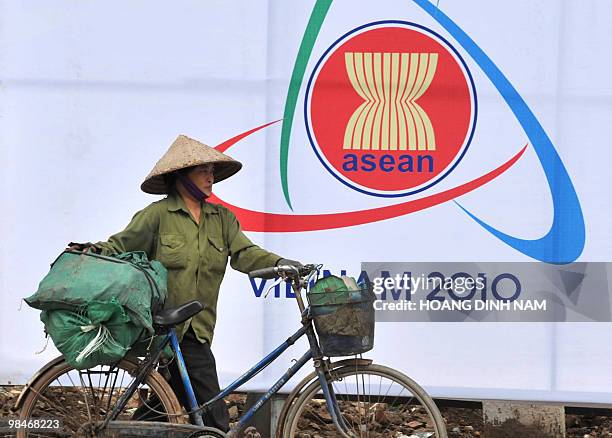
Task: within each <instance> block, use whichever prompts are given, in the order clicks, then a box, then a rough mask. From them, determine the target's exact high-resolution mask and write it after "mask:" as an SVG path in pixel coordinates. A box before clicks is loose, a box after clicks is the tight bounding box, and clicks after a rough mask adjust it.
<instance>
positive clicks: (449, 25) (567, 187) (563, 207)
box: [413, 0, 585, 264]
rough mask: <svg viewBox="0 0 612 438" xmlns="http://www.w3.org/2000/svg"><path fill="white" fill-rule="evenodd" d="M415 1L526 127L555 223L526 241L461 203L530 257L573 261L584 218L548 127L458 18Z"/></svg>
mask: <svg viewBox="0 0 612 438" xmlns="http://www.w3.org/2000/svg"><path fill="white" fill-rule="evenodd" d="M413 1H414V2H415V3H416V4H417V5H418V6H420V7H421V8H422V9H423V10H424V11H425V12H427V13H428V14H429V15H431V17H432V18H433V19H434V20H436V21H437V22H438V23H439V24H440V25H441V26H442V27H443V28H444V29H446V31H447V32H448V33H450V34H451V35H452V36H453V38H454V39H455V40H456V41H457V42H458V43H459V44H460V45H461V47H463V48H464V49H465V51H466V52H467V53H468V54H469V55H470V56H471V57H472V59H474V62H476V64H478V66H479V67H480V68H481V69H482V71H483V72H484V73H485V74H486V75H487V77H488V78H489V79H490V80H491V82H492V83H493V85H494V86H495V88H497V90H498V91H499V93H500V94H501V96H502V97H503V98H504V100H505V101H506V103H507V104H508V106H509V107H510V109H511V110H512V112H513V113H514V115H515V117H516V119H517V120H518V121H519V123H520V124H521V126H522V127H523V129H524V131H525V133H526V134H527V137H528V138H529V140H530V142H531V144H532V146H533V149H534V150H535V152H536V154H537V157H538V160H540V163H541V164H542V169H543V170H544V173H545V175H546V180H547V181H548V186H549V188H550V193H551V195H552V201H553V209H554V211H553V223H552V226H551V227H550V230H549V231H548V233H547V234H546V235H545V236H543V237H541V238H539V239H535V240H525V239H520V238H518V237H514V236H510V235H508V234H506V233H504V232H502V231H499V230H497V229H496V228H493V227H492V226H491V225H489V224H487V223H485V222H484V221H482V220H481V219H479V218H477V217H476V216H475V215H474V214H472V213H470V212H469V211H468V210H466V209H465V208H463V207H462V206H461V205H459V204H457V205H459V207H461V209H463V211H465V212H466V213H467V214H468V215H469V216H470V217H471V218H472V219H474V220H475V221H476V222H477V223H478V224H480V225H481V226H482V227H484V228H485V229H486V230H487V231H489V232H490V233H491V234H493V235H494V236H496V237H497V238H498V239H500V240H501V241H503V242H504V243H506V244H508V245H510V246H511V247H512V248H514V249H516V250H517V251H520V252H522V253H523V254H525V255H528V256H529V257H532V258H534V259H536V260H540V261H543V262H547V263H555V264H564V263H570V262H573V261H574V260H576V259H577V258H578V257H579V256H580V254H581V253H582V250H583V249H584V241H585V229H584V217H583V215H582V209H581V208H580V201H579V200H578V196H577V195H576V191H575V190H574V186H573V184H572V181H571V180H570V177H569V175H568V174H567V170H566V169H565V166H564V165H563V162H562V161H561V158H559V155H558V154H557V151H556V150H555V147H554V145H553V144H552V142H551V141H550V138H548V135H546V132H545V131H544V128H542V125H540V122H539V121H538V119H537V118H536V116H535V115H534V114H533V112H532V111H531V110H530V109H529V106H527V103H526V102H525V101H524V100H523V98H522V97H521V96H520V94H519V93H518V92H517V91H516V89H515V88H514V87H513V86H512V84H511V83H510V81H508V79H507V78H506V77H505V76H504V74H503V73H502V72H501V71H500V70H499V68H497V66H496V65H495V64H494V63H493V61H491V59H490V58H489V57H488V56H487V55H486V54H485V53H484V52H483V50H482V49H481V48H480V47H478V45H477V44H476V43H475V42H474V41H473V40H472V39H471V38H470V37H469V36H468V35H467V34H466V33H465V32H464V31H463V30H462V29H461V28H460V27H459V26H457V24H455V22H454V21H452V20H451V19H450V18H449V17H447V16H446V15H445V14H444V13H443V12H442V11H441V10H440V9H438V8H437V7H436V6H435V5H433V4H432V3H430V2H429V1H428V0H413Z"/></svg>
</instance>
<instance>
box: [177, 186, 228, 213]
mask: <svg viewBox="0 0 612 438" xmlns="http://www.w3.org/2000/svg"><path fill="white" fill-rule="evenodd" d="M166 199H167V204H168V211H179V210H182V211H184V212H185V213H187V214H189V209H188V208H187V205H185V201H183V198H182V197H181V195H180V194H179V193H178V192H177V191H176V190H174V189H173V190H171V191H170V193H168V197H167V198H166ZM202 211H203V212H204V213H207V214H218V213H219V209H218V208H217V206H216V205H215V204H211V203H210V202H205V203H204V204H203V206H202Z"/></svg>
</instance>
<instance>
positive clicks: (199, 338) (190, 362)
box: [73, 135, 301, 431]
mask: <svg viewBox="0 0 612 438" xmlns="http://www.w3.org/2000/svg"><path fill="white" fill-rule="evenodd" d="M241 167H242V164H241V163H240V162H238V161H236V160H234V159H232V158H230V157H229V156H227V155H225V154H223V153H221V152H218V151H217V150H215V149H213V148H211V147H209V146H207V145H205V144H203V143H200V142H198V141H196V140H194V139H191V138H189V137H187V136H185V135H180V136H179V137H178V138H177V139H176V141H175V142H174V143H173V144H172V145H171V146H170V149H168V151H167V152H166V153H165V154H164V156H163V157H162V158H161V159H160V160H159V161H158V162H157V164H156V165H155V167H154V168H153V170H152V171H151V172H150V173H149V175H148V176H147V177H146V179H145V181H144V182H143V183H142V185H141V189H142V190H143V191H144V192H146V193H151V194H167V196H166V197H165V198H164V199H162V200H160V201H157V202H153V203H152V204H150V205H149V206H148V207H146V208H145V209H143V210H141V211H139V212H138V213H136V215H135V216H134V217H133V218H132V221H131V222H130V223H129V225H128V226H127V227H126V228H125V230H123V231H121V232H120V233H118V234H115V235H113V236H111V237H110V238H109V239H108V241H106V242H98V243H96V244H94V245H93V249H94V250H95V251H96V252H100V253H102V254H105V255H108V254H112V253H121V252H127V251H145V252H146V253H147V255H148V256H149V259H155V260H159V261H160V262H161V263H162V264H163V265H164V266H165V267H166V268H167V269H168V299H167V301H166V305H165V306H166V307H174V306H178V305H180V304H183V303H185V302H187V301H190V300H194V299H197V300H200V301H201V302H202V303H203V304H204V305H205V309H204V310H203V311H202V312H200V313H199V314H197V315H195V316H194V317H193V318H191V319H190V320H189V321H187V322H186V323H184V324H182V325H181V326H179V327H177V328H176V331H177V335H178V337H179V340H181V344H180V346H181V351H182V353H183V355H184V358H185V363H186V365H187V370H188V372H189V376H190V378H191V382H192V385H193V387H194V391H195V394H196V397H197V400H198V402H199V403H202V402H205V401H207V400H209V399H210V398H212V397H213V396H214V395H216V394H217V393H218V392H219V382H218V379H217V372H216V366H215V359H214V356H213V354H212V352H211V350H210V343H211V342H212V338H213V332H214V328H215V320H216V309H217V299H218V296H219V286H220V285H221V280H222V279H223V275H224V273H225V269H226V265H227V259H228V258H229V259H230V264H231V266H232V267H233V268H234V269H237V270H238V271H241V272H244V273H247V272H249V271H252V270H254V269H260V268H264V267H269V266H275V265H277V264H279V262H282V264H289V265H296V266H301V264H300V263H299V262H295V261H292V260H287V259H282V258H281V257H280V256H278V255H276V254H273V253H271V252H268V251H266V250H264V249H262V248H260V247H258V246H257V245H255V244H253V243H252V242H251V241H250V240H249V239H248V238H247V237H246V236H245V235H244V234H243V232H242V231H241V229H240V224H239V223H238V221H237V219H236V216H234V214H233V213H232V212H231V211H229V210H228V209H227V208H225V207H223V206H221V205H216V204H211V203H208V202H206V198H207V197H209V196H210V194H211V192H212V185H213V183H215V182H219V181H222V180H224V179H226V178H228V177H230V176H232V175H234V174H235V173H236V172H238V171H239V170H240V168H241ZM73 248H75V246H73ZM169 368H170V373H171V376H172V377H171V384H172V386H173V387H174V388H175V390H176V392H177V395H178V396H179V399H180V400H181V403H182V404H183V406H184V407H185V408H187V409H188V404H187V400H186V396H185V394H184V392H183V391H182V382H181V379H180V376H179V373H178V367H177V366H176V363H175V362H174V361H173V362H172V363H171V365H170V367H169ZM204 422H205V424H206V425H207V426H212V427H216V428H218V429H221V430H223V431H227V430H228V429H229V414H228V411H227V408H226V406H225V403H224V402H223V401H220V402H219V403H218V404H217V405H216V406H214V407H213V408H212V409H211V410H210V411H208V412H205V413H204Z"/></svg>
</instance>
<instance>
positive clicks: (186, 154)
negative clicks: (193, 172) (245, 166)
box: [140, 135, 242, 195]
mask: <svg viewBox="0 0 612 438" xmlns="http://www.w3.org/2000/svg"><path fill="white" fill-rule="evenodd" d="M207 163H214V165H215V170H214V177H215V182H216V183H217V182H219V181H223V180H224V179H225V178H229V177H230V176H232V175H233V174H235V173H236V172H238V171H239V170H240V169H241V168H242V163H240V162H239V161H236V160H234V159H233V158H231V157H229V156H227V155H225V154H223V153H221V152H219V151H217V150H215V149H213V148H211V147H210V146H207V145H205V144H204V143H200V142H199V141H197V140H194V139H193V138H189V137H187V136H186V135H179V136H178V137H177V139H176V140H175V141H174V143H172V145H171V146H170V149H168V151H167V152H166V153H165V154H164V156H163V157H161V158H160V160H159V161H158V162H157V164H156V165H155V167H154V168H153V170H152V171H151V172H150V173H149V175H147V177H146V178H145V180H144V182H143V183H142V184H141V186H140V188H141V189H142V191H143V192H146V193H152V194H154V195H161V194H164V193H168V190H169V187H167V186H166V181H165V179H164V175H165V174H167V173H171V172H174V171H175V170H179V169H184V168H186V167H191V166H197V165H199V164H207Z"/></svg>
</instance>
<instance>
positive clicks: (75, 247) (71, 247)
mask: <svg viewBox="0 0 612 438" xmlns="http://www.w3.org/2000/svg"><path fill="white" fill-rule="evenodd" d="M64 251H82V252H93V253H94V254H99V253H100V250H99V249H98V248H96V247H95V245H94V244H93V243H91V242H87V243H76V242H70V243H69V244H68V246H67V247H66V249H65V250H64Z"/></svg>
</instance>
